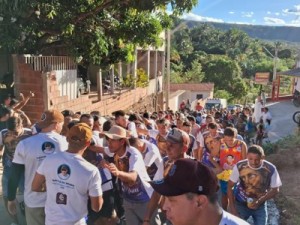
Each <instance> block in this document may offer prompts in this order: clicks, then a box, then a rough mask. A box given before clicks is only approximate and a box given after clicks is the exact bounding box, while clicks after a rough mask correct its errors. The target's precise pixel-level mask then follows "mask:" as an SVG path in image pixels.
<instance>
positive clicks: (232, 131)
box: [224, 127, 237, 137]
mask: <svg viewBox="0 0 300 225" xmlns="http://www.w3.org/2000/svg"><path fill="white" fill-rule="evenodd" d="M236 135H237V131H236V129H235V128H233V127H226V128H225V130H224V136H228V137H236Z"/></svg>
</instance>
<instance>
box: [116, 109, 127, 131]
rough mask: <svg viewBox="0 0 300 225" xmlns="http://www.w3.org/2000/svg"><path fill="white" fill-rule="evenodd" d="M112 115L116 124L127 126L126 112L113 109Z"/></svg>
mask: <svg viewBox="0 0 300 225" xmlns="http://www.w3.org/2000/svg"><path fill="white" fill-rule="evenodd" d="M114 116H115V123H116V124H117V125H118V126H121V127H124V128H125V127H126V126H127V119H126V114H125V112H124V111H123V110H118V111H115V112H114Z"/></svg>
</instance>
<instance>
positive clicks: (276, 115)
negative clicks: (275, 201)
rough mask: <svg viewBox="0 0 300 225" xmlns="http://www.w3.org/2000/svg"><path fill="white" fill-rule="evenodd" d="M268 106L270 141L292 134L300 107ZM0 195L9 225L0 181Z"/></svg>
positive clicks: (0, 212)
mask: <svg viewBox="0 0 300 225" xmlns="http://www.w3.org/2000/svg"><path fill="white" fill-rule="evenodd" d="M268 107H269V110H270V112H271V114H272V116H273V120H272V126H271V131H270V132H269V138H270V140H271V142H275V141H277V140H279V139H280V138H282V137H285V136H287V135H290V134H293V133H294V132H295V130H296V128H297V125H296V124H295V123H294V122H293V120H292V116H293V114H294V112H296V111H300V108H296V107H295V106H294V105H293V104H292V102H291V101H284V102H273V103H270V104H268ZM0 178H2V165H1V166H0ZM0 196H1V197H0V225H10V224H11V220H10V218H9V216H8V214H7V213H6V210H5V208H4V205H3V200H2V185H1V182H0Z"/></svg>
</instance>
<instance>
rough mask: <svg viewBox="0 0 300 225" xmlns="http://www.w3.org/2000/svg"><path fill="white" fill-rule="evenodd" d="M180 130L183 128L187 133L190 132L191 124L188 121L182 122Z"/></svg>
mask: <svg viewBox="0 0 300 225" xmlns="http://www.w3.org/2000/svg"><path fill="white" fill-rule="evenodd" d="M181 130H183V131H184V132H186V133H187V134H190V133H191V131H192V124H191V123H190V122H188V121H185V122H183V124H182V127H181Z"/></svg>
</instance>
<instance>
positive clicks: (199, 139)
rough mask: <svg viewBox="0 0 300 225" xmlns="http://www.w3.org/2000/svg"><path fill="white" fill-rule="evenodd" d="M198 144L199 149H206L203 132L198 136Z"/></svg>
mask: <svg viewBox="0 0 300 225" xmlns="http://www.w3.org/2000/svg"><path fill="white" fill-rule="evenodd" d="M196 141H197V143H199V147H202V148H203V147H204V138H203V135H202V133H201V132H199V133H198V134H197V140H196Z"/></svg>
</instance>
